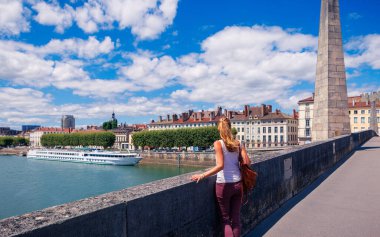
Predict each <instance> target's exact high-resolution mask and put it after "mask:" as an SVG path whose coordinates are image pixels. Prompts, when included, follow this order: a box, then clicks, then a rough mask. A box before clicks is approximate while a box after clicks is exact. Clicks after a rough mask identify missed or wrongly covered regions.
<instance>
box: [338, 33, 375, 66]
mask: <svg viewBox="0 0 380 237" xmlns="http://www.w3.org/2000/svg"><path fill="white" fill-rule="evenodd" d="M345 49H346V51H348V54H347V55H346V57H345V61H346V66H347V67H349V68H357V67H360V66H362V65H368V66H370V67H372V68H373V69H377V70H378V69H380V35H379V34H371V35H366V36H359V37H355V38H352V39H351V40H350V41H349V42H348V43H347V44H346V45H345Z"/></svg>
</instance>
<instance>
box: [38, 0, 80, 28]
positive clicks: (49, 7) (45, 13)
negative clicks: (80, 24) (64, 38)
mask: <svg viewBox="0 0 380 237" xmlns="http://www.w3.org/2000/svg"><path fill="white" fill-rule="evenodd" d="M33 9H34V10H35V11H37V15H36V16H35V17H34V19H35V20H36V21H37V22H38V23H40V24H42V25H49V26H55V31H56V32H58V33H63V32H64V31H65V29H66V28H68V27H70V26H71V25H72V21H73V18H74V9H73V8H72V7H71V6H69V5H67V4H65V5H64V7H63V8H61V7H60V6H59V4H58V3H52V4H48V3H46V2H37V3H36V4H35V5H33Z"/></svg>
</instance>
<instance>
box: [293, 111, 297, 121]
mask: <svg viewBox="0 0 380 237" xmlns="http://www.w3.org/2000/svg"><path fill="white" fill-rule="evenodd" d="M293 118H295V119H297V118H298V112H297V111H296V110H295V109H293Z"/></svg>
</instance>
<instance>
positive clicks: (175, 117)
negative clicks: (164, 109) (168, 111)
mask: <svg viewBox="0 0 380 237" xmlns="http://www.w3.org/2000/svg"><path fill="white" fill-rule="evenodd" d="M172 118H173V122H174V121H177V120H178V115H177V114H173V115H172Z"/></svg>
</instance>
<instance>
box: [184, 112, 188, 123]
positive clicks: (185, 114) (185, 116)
mask: <svg viewBox="0 0 380 237" xmlns="http://www.w3.org/2000/svg"><path fill="white" fill-rule="evenodd" d="M188 119H189V114H188V113H182V120H183V121H184V122H185V121H186V120H188Z"/></svg>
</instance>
